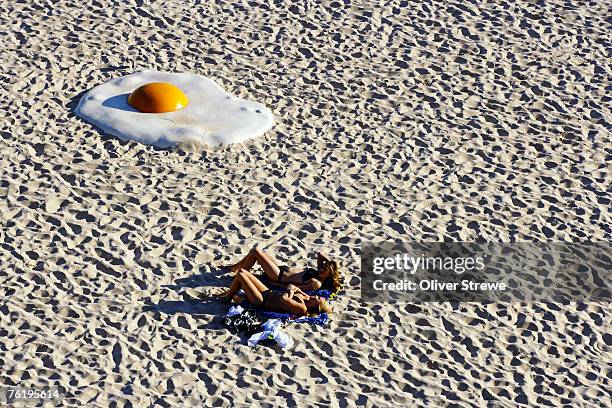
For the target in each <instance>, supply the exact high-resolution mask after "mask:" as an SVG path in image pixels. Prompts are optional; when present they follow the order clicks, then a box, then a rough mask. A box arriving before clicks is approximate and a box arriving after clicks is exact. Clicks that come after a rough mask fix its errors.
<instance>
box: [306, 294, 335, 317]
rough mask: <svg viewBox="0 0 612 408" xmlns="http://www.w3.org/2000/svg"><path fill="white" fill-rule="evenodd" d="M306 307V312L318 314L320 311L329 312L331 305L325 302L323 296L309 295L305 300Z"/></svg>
mask: <svg viewBox="0 0 612 408" xmlns="http://www.w3.org/2000/svg"><path fill="white" fill-rule="evenodd" d="M304 303H305V305H306V308H307V309H308V313H310V314H320V313H328V314H329V313H331V312H332V307H331V305H330V304H329V303H328V302H327V300H326V299H325V298H324V297H321V296H311V297H310V299H308V300H306V301H305V302H304Z"/></svg>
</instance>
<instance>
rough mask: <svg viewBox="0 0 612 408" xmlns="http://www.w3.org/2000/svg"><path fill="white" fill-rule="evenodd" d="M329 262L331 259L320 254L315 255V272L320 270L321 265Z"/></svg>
mask: <svg viewBox="0 0 612 408" xmlns="http://www.w3.org/2000/svg"><path fill="white" fill-rule="evenodd" d="M329 261H331V259H329V258H328V257H326V256H325V255H323V253H322V252H319V253H317V271H318V270H320V269H321V265H323V264H324V263H327V262H329Z"/></svg>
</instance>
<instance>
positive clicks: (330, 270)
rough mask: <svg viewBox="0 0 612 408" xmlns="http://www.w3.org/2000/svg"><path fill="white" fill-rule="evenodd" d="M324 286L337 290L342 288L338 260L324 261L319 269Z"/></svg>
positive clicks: (332, 290) (333, 290)
mask: <svg viewBox="0 0 612 408" xmlns="http://www.w3.org/2000/svg"><path fill="white" fill-rule="evenodd" d="M319 278H321V284H322V287H324V288H328V289H329V290H330V291H331V292H336V291H338V289H339V288H340V284H341V283H340V269H339V268H338V263H337V262H336V261H329V262H324V263H323V265H321V268H320V269H319Z"/></svg>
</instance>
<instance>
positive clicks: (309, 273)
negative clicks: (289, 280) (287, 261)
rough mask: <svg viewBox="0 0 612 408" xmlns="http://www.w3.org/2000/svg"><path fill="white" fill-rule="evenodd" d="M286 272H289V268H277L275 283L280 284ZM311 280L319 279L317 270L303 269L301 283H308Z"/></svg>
mask: <svg viewBox="0 0 612 408" xmlns="http://www.w3.org/2000/svg"><path fill="white" fill-rule="evenodd" d="M288 270H289V267H288V266H287V265H280V266H279V267H278V280H277V281H276V282H278V283H282V282H283V275H284V274H285V272H287V271H288ZM312 278H317V279H318V278H319V273H318V272H317V270H316V269H314V268H306V269H304V275H302V282H308V281H309V280H310V279H312Z"/></svg>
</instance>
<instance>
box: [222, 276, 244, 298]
mask: <svg viewBox="0 0 612 408" xmlns="http://www.w3.org/2000/svg"><path fill="white" fill-rule="evenodd" d="M241 286H242V282H241V281H240V278H239V277H238V275H236V276H234V280H233V281H232V283H231V285H230V287H229V288H228V289H227V291H225V292H224V293H222V294H221V295H219V298H221V299H226V300H227V301H231V300H232V299H233V298H234V296H235V295H236V293H237V292H238V291H239V290H240V287H241Z"/></svg>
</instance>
